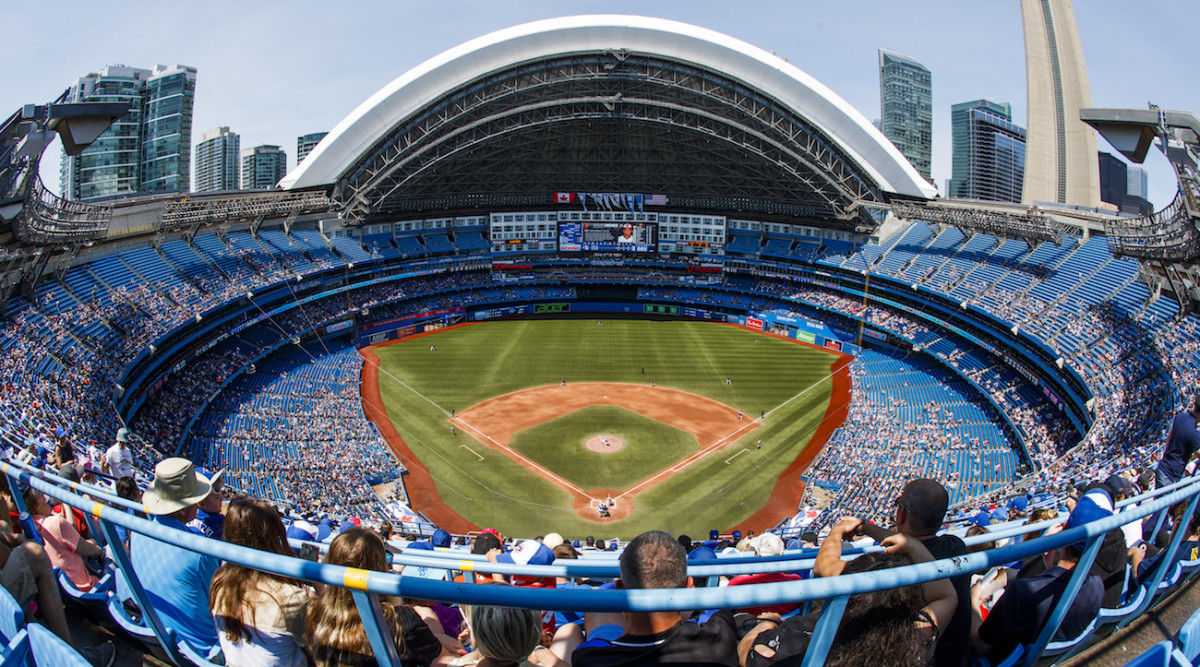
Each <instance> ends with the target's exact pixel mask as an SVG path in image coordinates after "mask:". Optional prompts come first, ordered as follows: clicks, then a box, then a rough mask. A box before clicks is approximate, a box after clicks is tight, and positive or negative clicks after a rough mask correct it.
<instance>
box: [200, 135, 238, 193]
mask: <svg viewBox="0 0 1200 667" xmlns="http://www.w3.org/2000/svg"><path fill="white" fill-rule="evenodd" d="M240 159H241V138H240V137H238V135H237V133H236V132H230V131H229V128H228V127H218V128H216V129H213V130H209V131H208V132H205V133H204V134H202V135H200V143H198V144H196V166H195V169H194V171H193V173H194V174H195V178H196V183H195V186H194V187H193V188H192V189H193V190H194V191H196V192H213V191H216V190H237V189H238V176H239V169H240V167H241V165H240V163H239V160H240Z"/></svg>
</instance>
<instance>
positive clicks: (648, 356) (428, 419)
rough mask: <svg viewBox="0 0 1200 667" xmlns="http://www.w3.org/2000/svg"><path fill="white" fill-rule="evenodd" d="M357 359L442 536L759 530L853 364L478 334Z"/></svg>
mask: <svg viewBox="0 0 1200 667" xmlns="http://www.w3.org/2000/svg"><path fill="white" fill-rule="evenodd" d="M362 352H363V354H364V356H365V357H366V363H365V364H364V370H363V387H362V389H363V404H364V408H365V410H366V413H367V415H368V416H369V417H370V418H371V419H373V420H374V421H375V422H376V424H377V425H378V426H379V428H380V431H381V432H383V434H384V436H385V437H387V438H388V440H389V442H390V443H391V444H392V447H393V449H394V450H395V451H396V453H397V455H398V456H399V457H400V459H401V460H402V461H403V462H404V464H405V465H406V466H407V467H408V468H409V471H410V474H409V475H408V476H407V478H406V484H407V487H408V490H409V495H410V497H411V500H412V503H413V506H414V507H415V508H416V509H418V510H420V511H422V512H423V513H424V514H425V515H426V516H428V517H429V518H430V519H432V520H434V521H435V522H437V523H438V524H439V525H441V526H442V527H444V528H446V529H448V530H451V531H454V532H468V531H470V530H477V529H479V528H484V527H494V528H497V529H498V530H500V531H501V532H503V533H505V534H521V535H540V534H545V533H547V532H551V531H557V532H560V533H563V534H565V535H587V534H592V535H595V536H596V537H597V538H603V539H609V538H612V537H619V538H622V539H627V538H630V537H633V536H634V535H637V534H638V533H640V532H642V531H644V530H648V529H668V530H671V531H673V532H676V533H677V534H678V533H686V534H688V535H691V536H693V537H699V536H702V535H707V534H708V531H709V530H710V529H711V528H719V529H721V530H729V529H732V528H734V527H735V526H739V525H745V526H747V527H753V528H755V529H758V530H761V529H763V528H766V527H769V526H770V525H773V524H774V523H775V522H777V521H778V520H780V519H782V518H784V517H785V516H788V515H790V514H792V513H794V512H795V511H796V508H797V505H798V504H799V502H800V498H801V495H802V491H803V485H802V482H801V481H800V474H801V473H802V472H803V468H804V466H805V465H807V463H808V461H811V459H812V457H814V456H815V455H816V453H817V451H819V449H820V447H821V446H822V445H823V444H824V443H825V441H826V440H827V439H828V438H829V436H830V435H831V434H832V432H833V431H834V430H835V429H836V428H837V427H838V426H839V425H840V424H841V423H842V421H843V420H844V419H845V414H846V406H847V405H848V404H849V400H850V380H849V374H848V372H846V370H845V366H846V363H847V361H848V358H847V357H845V356H843V355H840V354H837V353H833V352H829V351H826V350H823V349H820V348H815V347H811V346H808V345H804V344H800V343H797V342H795V341H792V340H788V339H783V338H776V337H773V336H771V335H768V334H765V333H762V332H758V331H750V330H747V329H742V328H739V327H734V326H729V325H724V324H714V323H709V322H691V321H680V320H669V321H659V320H645V319H599V320H597V319H548V320H528V319H526V320H513V321H500V322H483V323H478V324H471V325H463V326H459V327H454V328H450V329H446V330H442V331H438V332H434V333H427V334H424V335H420V336H416V337H413V338H408V339H404V340H400V341H396V342H393V343H387V344H384V345H381V346H376V347H373V348H365V349H363V350H362Z"/></svg>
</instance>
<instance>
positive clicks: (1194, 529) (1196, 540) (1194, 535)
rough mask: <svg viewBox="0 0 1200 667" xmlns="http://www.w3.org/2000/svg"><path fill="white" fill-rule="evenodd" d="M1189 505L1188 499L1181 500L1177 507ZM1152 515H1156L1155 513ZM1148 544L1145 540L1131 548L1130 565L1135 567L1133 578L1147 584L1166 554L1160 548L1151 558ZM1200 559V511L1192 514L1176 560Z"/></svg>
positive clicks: (1138, 582) (1137, 582) (1139, 582)
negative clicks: (1147, 555)
mask: <svg viewBox="0 0 1200 667" xmlns="http://www.w3.org/2000/svg"><path fill="white" fill-rule="evenodd" d="M1186 506H1187V501H1184V502H1181V503H1179V504H1178V505H1176V507H1179V508H1180V511H1181V512H1182V510H1183V508H1185V507H1186ZM1151 516H1154V515H1153V514H1152V515H1151ZM1146 549H1147V544H1146V543H1145V542H1143V543H1141V544H1139V545H1137V546H1135V547H1132V548H1130V549H1129V560H1130V565H1131V566H1132V567H1133V579H1134V583H1136V584H1145V583H1146V581H1148V580H1149V579H1150V577H1151V576H1153V574H1154V568H1155V567H1156V566H1157V565H1158V564H1159V563H1160V562H1162V559H1163V556H1164V555H1165V552H1164V550H1162V549H1160V550H1159V551H1158V553H1156V554H1155V555H1154V556H1153V557H1151V558H1146ZM1197 559H1200V511H1197V512H1195V513H1194V514H1192V521H1191V524H1190V525H1189V526H1188V528H1187V533H1186V534H1185V535H1184V540H1183V541H1182V542H1180V543H1179V552H1178V553H1177V554H1176V557H1175V560H1176V561H1193V560H1197Z"/></svg>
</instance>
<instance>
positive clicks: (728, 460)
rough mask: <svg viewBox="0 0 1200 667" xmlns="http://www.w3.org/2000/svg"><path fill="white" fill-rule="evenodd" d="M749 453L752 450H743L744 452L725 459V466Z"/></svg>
mask: <svg viewBox="0 0 1200 667" xmlns="http://www.w3.org/2000/svg"><path fill="white" fill-rule="evenodd" d="M748 451H750V450H749V449H742V451H740V452H738V453H737V454H734V455H733V456H731V457H729V458H727V459H725V465H729V462H730V461H732V460H734V459H736V458H737V457H739V456H741V455H742V454H745V453H746V452H748Z"/></svg>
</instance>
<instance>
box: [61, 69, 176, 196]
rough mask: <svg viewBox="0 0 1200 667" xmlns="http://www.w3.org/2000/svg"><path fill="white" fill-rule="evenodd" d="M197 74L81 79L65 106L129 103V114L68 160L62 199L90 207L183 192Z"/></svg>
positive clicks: (106, 74)
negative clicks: (97, 202)
mask: <svg viewBox="0 0 1200 667" xmlns="http://www.w3.org/2000/svg"><path fill="white" fill-rule="evenodd" d="M195 95H196V68H195V67H186V66H184V65H175V66H173V67H166V66H163V65H159V66H158V67H156V68H155V69H154V70H147V69H140V68H136V67H126V66H124V65H110V66H108V67H105V68H104V69H102V70H100V72H99V73H98V74H97V73H92V74H88V75H86V76H83V77H80V78H79V79H78V80H77V81H76V82H75V83H74V84H72V85H71V87H70V89H69V90H68V93H67V99H66V101H67V102H127V103H128V104H129V113H127V114H125V115H124V116H122V117H121V118H118V119H117V120H116V122H114V123H113V125H112V127H110V128H109V129H108V131H106V132H105V133H104V134H102V135H101V136H100V138H99V139H97V140H96V141H95V142H93V143H92V145H91V146H89V147H88V148H87V149H85V150H84V151H83V152H82V153H80V154H79V155H75V156H68V155H66V154H65V153H64V154H63V157H62V162H61V164H60V167H59V185H60V188H61V191H62V194H63V196H65V197H67V198H69V199H74V200H80V201H84V200H89V199H97V198H102V197H112V196H116V195H124V194H132V193H135V192H171V191H187V190H188V187H189V186H190V183H191V156H192V107H193V103H194V101H195Z"/></svg>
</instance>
